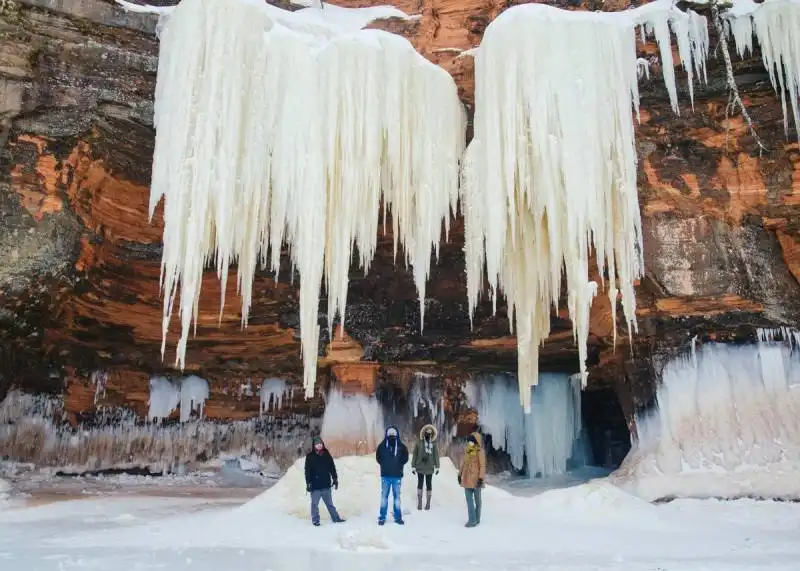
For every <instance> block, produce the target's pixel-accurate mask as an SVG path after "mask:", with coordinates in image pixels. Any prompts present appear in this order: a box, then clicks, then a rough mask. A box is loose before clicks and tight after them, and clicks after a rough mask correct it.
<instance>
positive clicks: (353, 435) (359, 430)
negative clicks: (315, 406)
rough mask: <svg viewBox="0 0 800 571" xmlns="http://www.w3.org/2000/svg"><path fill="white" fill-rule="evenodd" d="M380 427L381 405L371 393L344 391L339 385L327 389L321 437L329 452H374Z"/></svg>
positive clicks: (381, 429) (379, 437) (381, 431)
mask: <svg viewBox="0 0 800 571" xmlns="http://www.w3.org/2000/svg"><path fill="white" fill-rule="evenodd" d="M384 429H385V426H384V419H383V407H382V406H381V404H380V403H379V402H378V399H377V398H375V396H374V395H365V394H362V393H356V394H347V393H345V392H343V391H342V389H341V388H339V387H331V389H330V390H329V391H328V395H327V397H326V399H325V412H324V414H323V416H322V431H321V436H322V439H323V440H324V441H325V445H326V446H327V447H328V449H329V450H331V452H332V453H334V454H336V455H344V454H368V453H370V452H374V451H375V447H376V446H377V445H378V443H380V441H381V440H382V439H383V434H384Z"/></svg>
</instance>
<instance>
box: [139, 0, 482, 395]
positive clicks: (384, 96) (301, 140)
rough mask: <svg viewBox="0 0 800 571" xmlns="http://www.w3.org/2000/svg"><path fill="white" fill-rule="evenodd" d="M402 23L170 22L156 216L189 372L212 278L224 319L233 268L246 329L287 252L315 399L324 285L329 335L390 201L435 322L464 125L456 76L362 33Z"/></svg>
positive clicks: (216, 9) (402, 44) (187, 6)
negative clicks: (430, 298) (431, 289)
mask: <svg viewBox="0 0 800 571" xmlns="http://www.w3.org/2000/svg"><path fill="white" fill-rule="evenodd" d="M399 14H402V13H400V12H398V11H397V10H396V9H394V8H391V7H374V8H370V9H363V10H347V9H343V8H337V7H335V6H330V5H328V6H326V7H325V9H324V10H318V9H313V8H311V9H304V10H300V11H298V12H287V11H284V10H281V9H279V8H276V7H274V6H270V5H268V4H264V3H261V2H257V1H251V0H183V2H181V3H180V4H179V5H178V6H177V7H176V8H175V9H174V10H172V11H171V13H170V19H169V21H168V22H167V23H166V25H165V26H164V30H163V34H162V36H161V51H160V58H161V59H160V64H159V72H158V82H157V86H156V116H155V122H156V129H157V131H156V133H157V137H156V151H155V156H154V161H153V182H152V191H151V192H152V193H151V197H150V198H151V203H150V209H151V213H152V211H153V210H154V209H155V207H156V205H157V204H158V202H159V201H160V199H161V197H162V196H163V197H165V209H164V218H165V228H164V253H163V259H162V286H163V290H164V294H165V302H164V316H163V325H162V330H163V338H164V340H163V341H162V354H163V352H164V350H165V342H166V334H167V330H168V327H169V321H170V317H171V315H172V309H173V303H174V302H175V297H176V295H177V294H178V292H180V299H179V301H178V313H179V315H180V321H181V337H180V340H179V342H178V347H177V355H176V364H177V365H179V366H180V367H183V366H184V359H185V352H186V343H187V339H188V335H189V330H190V327H191V326H192V324H194V325H195V327H196V323H197V313H198V304H199V298H200V287H201V281H202V277H203V271H204V268H205V266H206V263H208V262H213V264H214V266H215V267H216V270H217V275H218V276H219V279H220V281H221V283H222V288H221V298H220V318H221V316H222V310H223V308H224V303H225V288H226V282H227V276H228V268H229V267H230V265H231V264H232V263H237V262H238V275H237V289H238V290H239V292H240V293H241V296H242V325H243V326H246V325H247V317H248V312H249V309H250V307H251V304H252V295H253V291H252V287H253V278H254V275H255V270H256V267H257V266H258V265H261V266H262V267H266V266H269V268H270V269H271V270H272V272H273V273H274V274H275V276H276V278H277V273H278V270H279V267H280V255H281V249H282V245H283V244H284V243H287V244H288V245H289V252H290V262H291V264H292V268H293V269H294V268H297V270H298V273H299V274H300V276H301V282H300V335H301V348H302V349H301V350H302V357H303V369H304V380H303V381H304V382H303V384H304V387H305V392H306V396H311V395H312V394H313V392H314V385H315V382H316V365H317V355H318V351H319V349H318V345H319V324H318V320H319V316H318V300H319V297H320V288H321V286H322V283H323V279H324V280H325V282H324V283H325V288H326V291H327V293H328V327H329V331H331V332H332V327H333V323H334V320H335V318H336V316H337V315H339V316H340V317H341V322H342V323H344V320H345V308H346V304H347V285H348V277H349V270H350V265H351V261H352V257H353V256H352V254H353V248H354V247H356V248H358V252H359V256H360V260H359V262H360V265H361V266H362V267H363V268H364V270H365V271H366V270H368V268H369V263H370V261H371V260H372V257H373V254H374V252H375V249H376V247H377V225H378V214H379V212H378V211H379V206H380V204H381V200H382V199H383V201H384V204H385V205H386V207H387V208H388V209H390V210H391V212H392V220H393V226H394V227H393V230H394V238H395V241H396V245H397V244H402V246H403V249H404V251H405V253H406V261H407V262H408V263H409V264H410V265H411V266H412V268H413V275H414V282H415V285H416V286H417V289H418V291H419V296H420V312H421V313H422V314H423V317H424V299H425V282H426V280H427V278H428V275H429V272H430V263H431V253H432V251H433V252H435V253H438V242H439V238H440V235H441V232H442V229H444V230H445V232H447V231H448V229H449V220H448V217H449V216H450V211H451V210H454V209H455V203H456V200H457V196H458V168H459V159H460V157H461V155H462V153H463V149H464V139H465V127H466V119H465V112H464V109H463V107H462V105H461V103H460V101H459V99H458V95H457V90H456V86H455V83H454V82H453V80H452V78H451V77H450V75H449V74H448V73H447V72H445V71H444V70H442V69H440V68H438V67H436V66H434V65H433V64H431V63H429V62H428V61H427V60H425V59H424V58H423V57H422V56H420V55H419V54H418V53H417V52H416V51H415V50H414V48H413V47H412V46H411V44H409V43H408V41H406V40H405V39H404V38H401V37H399V36H395V35H393V34H390V33H386V32H382V31H379V30H363V31H359V28H362V27H363V26H365V25H366V24H367V23H368V22H369V21H371V20H372V19H375V18H377V17H383V16H397V15H399ZM265 97H267V100H266V103H267V104H265ZM320 133H322V136H320ZM354 213H356V215H354Z"/></svg>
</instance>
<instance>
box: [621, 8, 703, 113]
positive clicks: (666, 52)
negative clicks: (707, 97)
mask: <svg viewBox="0 0 800 571" xmlns="http://www.w3.org/2000/svg"><path fill="white" fill-rule="evenodd" d="M626 15H627V16H629V17H631V18H632V19H633V21H634V23H635V24H636V25H638V26H639V29H640V32H641V33H640V37H641V40H642V42H643V43H644V41H645V40H646V38H647V37H648V36H653V37H655V39H656V42H657V43H658V48H659V55H660V56H661V70H662V73H663V74H664V83H665V85H666V87H667V92H668V93H669V100H670V103H671V104H672V110H673V111H674V112H675V113H677V114H680V108H679V106H678V89H677V85H676V81H675V63H674V61H673V58H672V37H671V35H670V31H672V34H674V35H675V38H676V40H677V44H678V54H679V57H680V60H681V65H682V66H683V69H684V70H686V75H687V76H688V85H689V99H690V100H691V103H692V109H694V79H695V76H696V77H697V78H698V79H702V81H703V82H706V81H707V75H706V60H707V59H708V43H709V42H708V20H707V19H706V17H705V16H701V15H700V14H697V13H696V12H694V11H693V10H687V11H685V12H684V11H682V10H679V9H678V8H677V7H676V5H675V3H674V2H672V1H671V0H670V1H664V0H661V1H656V2H649V3H647V4H644V5H642V6H639V7H637V8H633V9H631V10H628V11H627V12H626Z"/></svg>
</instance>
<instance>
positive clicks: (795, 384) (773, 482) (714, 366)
mask: <svg viewBox="0 0 800 571" xmlns="http://www.w3.org/2000/svg"><path fill="white" fill-rule="evenodd" d="M763 339H764V340H763V341H762V342H760V343H758V344H757V345H747V346H730V345H724V344H714V343H712V344H708V345H705V346H702V347H699V348H697V350H696V351H695V353H694V355H687V356H682V357H679V358H676V359H674V360H672V361H670V362H669V363H667V365H666V366H665V367H664V370H663V372H662V383H661V384H660V385H659V387H658V390H657V393H656V406H655V408H654V409H653V410H651V411H648V412H645V413H641V414H639V415H638V416H637V418H636V429H637V434H638V439H637V440H635V441H634V442H633V448H632V449H631V451H630V453H629V454H628V456H627V457H626V458H625V460H624V462H623V463H622V465H621V466H620V468H619V470H617V472H615V473H614V475H613V478H614V479H615V480H616V481H617V483H619V484H620V485H622V486H623V487H625V488H627V489H629V490H630V491H632V492H634V493H636V494H638V495H640V496H642V497H644V498H645V499H648V500H654V499H658V498H663V497H675V496H678V497H684V496H698V497H708V496H715V497H740V496H756V497H781V498H789V497H791V498H800V481H798V479H797V473H798V471H800V351H796V350H795V351H792V347H791V345H790V343H789V342H786V341H780V342H779V341H772V340H770V336H769V335H767V334H765V335H764V337H763Z"/></svg>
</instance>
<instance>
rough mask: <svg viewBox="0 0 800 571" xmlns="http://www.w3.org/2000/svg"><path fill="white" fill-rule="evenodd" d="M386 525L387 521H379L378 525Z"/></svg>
mask: <svg viewBox="0 0 800 571" xmlns="http://www.w3.org/2000/svg"><path fill="white" fill-rule="evenodd" d="M385 523H386V520H385V519H379V520H378V525H383V524H385Z"/></svg>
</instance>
